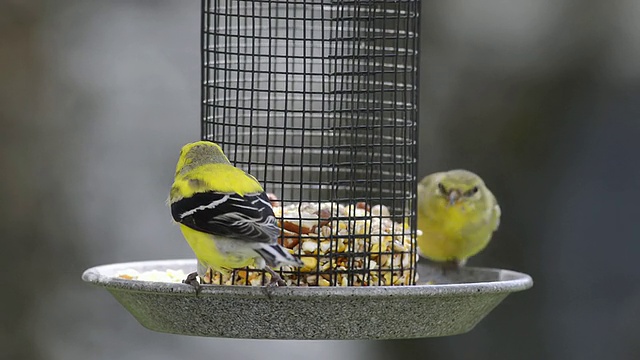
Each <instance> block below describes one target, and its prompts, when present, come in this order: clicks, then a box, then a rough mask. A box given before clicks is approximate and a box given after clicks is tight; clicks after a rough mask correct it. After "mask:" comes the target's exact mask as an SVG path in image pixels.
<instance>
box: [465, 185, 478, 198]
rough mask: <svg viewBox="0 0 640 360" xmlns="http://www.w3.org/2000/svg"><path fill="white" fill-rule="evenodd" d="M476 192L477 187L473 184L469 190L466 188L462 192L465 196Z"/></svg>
mask: <svg viewBox="0 0 640 360" xmlns="http://www.w3.org/2000/svg"><path fill="white" fill-rule="evenodd" d="M477 192H478V187H477V186H474V187H473V188H471V189H470V190H467V191H466V192H465V193H464V194H465V195H466V196H473V195H475V193H477Z"/></svg>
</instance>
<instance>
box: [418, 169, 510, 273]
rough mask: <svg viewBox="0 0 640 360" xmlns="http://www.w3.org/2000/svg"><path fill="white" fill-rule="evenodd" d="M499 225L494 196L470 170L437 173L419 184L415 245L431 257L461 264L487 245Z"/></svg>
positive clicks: (455, 265)
mask: <svg viewBox="0 0 640 360" xmlns="http://www.w3.org/2000/svg"><path fill="white" fill-rule="evenodd" d="M499 224H500V206H498V202H497V201H496V198H495V197H494V196H493V194H492V193H491V191H490V190H489V189H488V188H487V186H486V185H485V184H484V182H483V181H482V179H481V178H480V177H479V176H478V175H476V174H474V173H472V172H470V171H466V170H451V171H447V172H439V173H435V174H431V175H428V176H426V177H425V178H423V179H422V181H420V183H419V184H418V229H419V230H420V231H421V232H422V234H421V235H418V246H419V249H420V252H421V253H422V255H423V256H425V257H426V258H428V259H430V260H433V261H438V262H446V263H447V264H448V265H453V266H454V267H455V268H457V267H458V266H463V265H464V264H465V263H466V261H467V259H468V258H469V257H471V256H473V255H476V254H477V253H479V252H480V251H482V249H484V248H485V247H486V246H487V244H488V243H489V240H491V236H492V235H493V232H494V231H496V230H497V229H498V225H499Z"/></svg>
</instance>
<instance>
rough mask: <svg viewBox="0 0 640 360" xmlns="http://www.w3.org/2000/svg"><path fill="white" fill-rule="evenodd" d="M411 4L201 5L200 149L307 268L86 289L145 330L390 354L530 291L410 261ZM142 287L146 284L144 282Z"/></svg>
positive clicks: (414, 25) (106, 279)
mask: <svg viewBox="0 0 640 360" xmlns="http://www.w3.org/2000/svg"><path fill="white" fill-rule="evenodd" d="M419 13H420V1H418V0H404V1H398V0H393V1H392V0H377V1H373V0H372V1H342V0H334V1H319V0H313V1H310V0H309V1H303V0H300V1H284V0H271V1H238V0H236V1H234V0H231V1H224V2H222V1H213V0H203V1H202V42H201V44H202V49H201V54H202V104H201V106H202V117H201V124H202V133H201V138H202V139H203V140H210V141H214V142H216V143H218V144H220V145H221V146H222V148H223V150H224V151H225V153H226V154H227V155H228V156H229V159H230V161H231V162H232V163H233V164H234V165H235V166H237V167H239V168H241V169H243V170H245V171H247V172H248V173H250V174H252V175H253V176H255V177H256V178H257V179H258V181H260V183H261V184H262V185H263V187H264V188H265V190H266V191H267V192H268V193H270V197H271V199H272V206H273V208H274V213H275V214H276V217H277V218H278V224H279V226H280V227H281V236H280V239H279V241H280V243H281V244H282V245H283V246H285V247H286V248H288V249H290V250H291V252H292V253H293V254H294V255H296V256H299V257H300V258H301V259H302V260H303V263H304V266H302V267H299V268H293V267H288V266H283V267H281V268H280V269H277V270H278V271H279V273H280V275H281V276H282V278H283V279H284V280H285V282H286V283H287V285H288V286H286V287H279V288H272V289H268V291H265V288H264V287H263V286H262V285H263V284H264V283H265V278H264V276H265V275H264V273H263V271H262V270H259V269H253V268H251V267H248V268H243V269H237V270H235V271H233V272H232V273H231V274H230V275H226V276H225V275H222V274H219V273H216V272H213V271H211V272H208V275H209V276H207V277H206V279H205V280H206V282H208V283H210V284H212V285H211V286H204V287H203V290H202V291H201V292H200V293H199V295H198V296H196V293H195V291H194V289H193V288H192V287H191V286H189V285H185V284H181V283H176V282H167V281H149V279H146V278H144V277H140V278H136V277H135V276H134V275H129V276H124V277H123V276H122V274H125V273H126V272H127V271H129V272H133V273H135V274H142V273H149V272H152V271H157V272H160V273H162V272H165V273H166V271H167V270H168V269H171V270H173V271H176V272H180V273H189V272H192V271H193V270H194V269H195V266H196V263H195V260H167V261H150V262H138V263H123V264H111V265H105V266H98V267H95V268H91V269H89V270H87V271H86V272H85V273H84V274H83V279H84V280H85V281H88V282H91V283H94V284H96V285H99V286H103V287H105V288H107V290H109V291H110V292H111V293H112V295H113V296H114V297H115V298H116V299H118V301H119V302H120V303H121V304H122V305H124V307H125V308H126V309H127V310H129V311H130V312H131V313H132V314H133V316H134V317H135V318H136V319H137V320H138V321H139V322H140V323H141V324H142V325H143V326H145V327H147V328H149V329H152V330H156V331H161V332H168V333H176V334H186V335H199V336H212V337H237V338H276V339H391V338H416V337H431V336H445V335H453V334H458V333H463V332H466V331H469V330H470V329H472V328H473V327H474V326H475V324H477V323H478V322H479V321H480V320H481V319H482V318H483V317H484V316H485V315H487V314H488V313H489V312H490V311H491V310H492V309H493V308H494V307H495V306H496V305H498V304H499V303H500V301H502V299H504V298H505V297H506V296H507V295H508V294H509V293H511V292H514V291H520V290H524V289H527V288H529V287H530V286H531V285H532V280H531V278H530V277H529V276H527V275H525V274H521V273H517V272H513V271H508V270H498V269H483V268H463V269H461V270H460V271H458V272H449V273H447V274H443V273H442V271H440V269H438V268H433V267H430V266H429V265H428V264H424V261H422V262H419V257H418V254H417V247H416V164H417V160H418V153H417V126H418V119H419V118H418V108H419V106H418V102H419V100H418V48H419V46H418V32H419ZM145 279H146V280H145Z"/></svg>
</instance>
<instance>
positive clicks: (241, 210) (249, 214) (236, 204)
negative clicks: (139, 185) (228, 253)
mask: <svg viewBox="0 0 640 360" xmlns="http://www.w3.org/2000/svg"><path fill="white" fill-rule="evenodd" d="M171 215H172V216H173V220H175V221H176V222H178V223H180V224H183V225H185V226H188V227H190V228H192V229H194V230H198V231H202V232H205V233H208V234H212V235H217V236H224V237H227V238H233V239H238V240H244V241H247V242H260V243H275V242H276V239H277V237H278V235H279V234H280V229H279V228H278V225H277V223H276V218H275V216H274V214H273V209H272V208H271V202H270V201H269V198H267V195H266V194H265V193H264V192H262V193H255V194H246V195H244V196H241V195H238V194H224V193H219V192H214V191H209V192H202V193H196V194H194V195H193V196H191V197H189V198H184V199H181V200H179V201H176V202H174V203H173V204H171Z"/></svg>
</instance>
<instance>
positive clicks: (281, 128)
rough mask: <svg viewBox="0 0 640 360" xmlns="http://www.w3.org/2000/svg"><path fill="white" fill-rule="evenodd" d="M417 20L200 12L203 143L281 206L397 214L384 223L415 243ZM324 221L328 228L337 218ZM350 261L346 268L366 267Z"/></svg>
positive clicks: (333, 10)
mask: <svg viewBox="0 0 640 360" xmlns="http://www.w3.org/2000/svg"><path fill="white" fill-rule="evenodd" d="M419 8H420V1H411V0H405V1H398V0H396V1H382V0H378V1H319V0H315V1H294V0H290V1H283V0H272V1H235V0H226V1H212V0H203V2H202V81H203V82H202V138H203V139H205V140H212V141H215V142H217V143H219V144H220V145H221V146H222V148H223V150H224V151H225V153H227V155H228V156H229V159H230V160H231V161H232V162H233V163H234V165H236V166H238V167H240V168H242V169H244V170H245V171H247V172H249V173H250V174H252V175H254V176H255V177H256V178H257V179H258V180H259V181H260V182H261V183H262V184H263V186H264V188H265V190H266V191H267V192H270V193H274V194H275V195H276V196H277V197H278V198H279V200H280V202H281V203H282V205H283V206H285V205H286V204H302V203H309V202H311V203H315V204H318V207H321V204H323V203H331V204H352V205H353V204H358V203H364V204H366V205H365V206H366V207H368V208H370V207H371V206H373V205H377V204H381V205H385V206H386V207H387V208H388V209H389V212H390V214H388V215H387V214H378V215H377V216H378V218H379V220H380V221H382V220H384V219H383V218H385V217H388V218H389V220H390V221H391V220H393V221H397V222H399V223H401V224H402V232H403V234H404V233H408V234H409V236H410V237H411V238H415V230H414V229H415V226H414V225H415V197H416V194H415V185H416V184H415V176H416V157H417V154H416V152H417V144H416V140H417V139H416V137H417V116H418V111H417V99H418V97H417V81H418V75H417V66H418V48H417V47H418V41H417V35H418V14H419ZM332 206H333V205H332ZM329 213H330V215H331V216H329V217H328V218H327V219H325V220H331V221H333V220H335V219H337V218H339V217H340V216H341V215H340V214H337V213H335V212H334V210H333V209H330V210H329ZM356 215H357V214H355V212H354V211H352V210H347V212H346V216H347V217H349V218H351V219H352V220H353V219H356ZM360 215H362V214H360ZM369 215H371V216H373V214H372V213H371V214H369ZM318 217H319V218H321V216H320V215H318ZM285 218H286V214H285V215H282V214H281V219H280V220H281V224H282V223H283V221H285V220H286V219H285ZM289 220H291V222H296V221H297V224H298V225H300V226H301V225H302V221H303V219H302V215H298V216H297V219H289ZM338 220H339V219H338ZM356 220H357V219H356ZM363 220H366V219H363ZM405 220H406V221H405ZM317 221H318V227H317V228H318V229H319V228H320V223H321V222H322V221H323V220H322V219H318V220H317ZM368 226H369V227H370V226H371V224H369V225H368ZM405 228H406V229H405ZM316 230H317V229H316ZM395 231H396V229H392V233H391V236H395V235H396V234H395ZM317 232H318V234H319V235H320V236H319V240H318V241H319V242H320V241H322V238H323V236H322V234H320V231H319V230H317ZM369 235H370V234H364V235H363V236H364V237H367V238H368V240H367V241H368V242H367V244H368V245H367V244H365V246H364V247H365V249H369V248H370V244H371V243H370V236H369ZM339 236H340V235H339V234H329V235H328V236H327V237H328V238H330V240H331V241H333V240H334V239H335V238H337V237H339ZM346 237H347V238H348V239H351V240H353V239H354V238H355V237H354V234H351V233H349V234H347V235H346ZM349 244H350V245H349V246H351V242H349ZM350 250H352V251H347V252H350V253H351V254H352V256H351V258H350V260H349V261H353V259H355V258H358V257H362V256H365V257H366V256H367V255H368V254H366V251H364V253H363V251H360V252H358V251H356V249H355V248H354V249H350ZM410 251H411V252H412V256H413V255H415V246H413V245H412V246H411V250H410ZM297 252H298V253H299V254H300V255H304V254H303V252H302V250H301V249H298V250H297ZM379 255H381V254H379ZM390 255H393V254H390ZM391 257H392V258H393V256H391ZM365 262H366V261H365ZM318 269H320V266H319V265H318ZM365 270H366V269H365ZM409 270H410V271H411V275H410V276H411V277H412V278H413V277H414V276H415V272H414V271H413V267H411V269H409ZM332 274H333V273H332ZM298 275H300V274H299V273H298ZM380 275H381V274H380ZM332 276H333V275H332ZM298 277H299V276H298ZM331 279H332V278H331V277H330V280H331ZM332 282H333V281H332ZM349 282H352V281H351V280H349Z"/></svg>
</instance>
